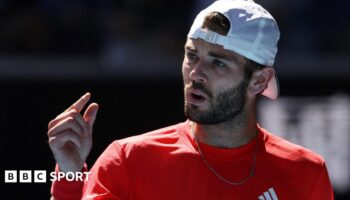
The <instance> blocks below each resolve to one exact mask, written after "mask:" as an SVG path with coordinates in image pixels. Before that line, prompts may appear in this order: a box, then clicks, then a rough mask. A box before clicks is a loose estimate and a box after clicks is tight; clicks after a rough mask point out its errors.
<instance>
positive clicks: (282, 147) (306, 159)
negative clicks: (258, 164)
mask: <svg viewBox="0 0 350 200" xmlns="http://www.w3.org/2000/svg"><path fill="white" fill-rule="evenodd" d="M261 132H262V133H263V137H264V144H265V145H264V147H265V150H266V153H267V154H268V155H269V156H271V158H273V159H277V160H284V161H286V162H289V163H299V164H302V165H305V164H306V165H313V166H320V165H321V166H323V165H324V162H325V161H324V158H323V157H322V156H321V155H319V154H317V153H315V152H313V151H311V150H310V149H308V148H305V147H302V146H300V145H297V144H294V143H292V142H290V141H288V140H286V139H284V138H282V137H279V136H276V135H274V134H271V133H270V132H268V131H267V130H265V129H262V128H261Z"/></svg>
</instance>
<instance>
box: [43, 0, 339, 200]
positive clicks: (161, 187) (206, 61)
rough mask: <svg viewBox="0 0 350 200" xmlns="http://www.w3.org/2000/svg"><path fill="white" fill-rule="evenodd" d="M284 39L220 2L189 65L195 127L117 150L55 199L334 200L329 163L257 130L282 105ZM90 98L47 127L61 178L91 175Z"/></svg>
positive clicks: (193, 37) (244, 9) (200, 20)
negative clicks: (279, 70)
mask: <svg viewBox="0 0 350 200" xmlns="http://www.w3.org/2000/svg"><path fill="white" fill-rule="evenodd" d="M278 39H279V30H278V27H277V24H276V22H275V20H274V19H273V17H272V16H271V15H270V14H269V13H268V12H267V11H266V10H265V9H264V8H262V7H261V6H260V5H258V4H256V3H254V2H253V1H245V0H219V1H216V2H214V3H213V4H212V5H211V6H209V7H208V8H206V9H204V10H203V11H202V12H200V13H199V14H198V15H197V17H196V19H195V21H194V23H193V25H192V27H191V30H190V32H189V34H188V38H187V41H186V44H185V56H184V60H183V65H182V71H183V80H184V95H185V114H186V116H187V117H188V120H187V121H186V122H183V123H179V124H176V125H173V126H170V127H166V128H163V129H159V130H155V131H152V132H150V133H146V134H142V135H139V136H134V137H130V138H126V139H122V140H118V141H115V142H113V143H112V144H111V145H110V146H109V147H108V148H107V149H106V150H105V152H104V153H103V154H102V155H101V156H100V158H99V159H98V160H97V161H96V163H95V164H94V166H93V167H92V169H91V171H90V172H91V173H90V176H89V179H88V180H86V181H85V182H68V181H64V180H63V181H56V182H54V183H53V186H52V195H53V197H54V198H55V199H57V200H60V199H80V198H82V199H152V200H153V199H259V200H270V199H272V200H277V199H283V200H286V199H293V200H295V199H298V200H299V199H308V200H309V199H312V200H316V199H317V200H320V199H322V200H323V199H324V200H331V199H333V191H332V186H331V184H330V180H329V177H328V173H327V169H326V166H325V162H324V160H323V158H322V157H321V156H319V155H317V154H315V153H313V152H311V151H309V150H307V149H305V148H303V147H300V146H298V145H295V144H292V143H290V142H287V141H286V140H284V139H282V138H279V137H277V136H274V135H272V134H271V133H269V132H268V131H267V130H265V129H263V128H261V127H260V126H259V125H258V124H257V122H256V101H257V98H258V97H259V95H264V96H267V97H269V98H272V99H275V98H277V96H278V84H277V79H276V76H275V72H274V69H273V68H272V66H273V63H274V59H275V55H276V53H277V41H278ZM89 98H90V94H89V93H87V94H85V95H84V96H83V97H82V98H81V99H79V100H78V101H77V102H76V103H74V104H73V105H72V106H71V107H70V108H68V109H67V110H66V111H65V112H63V113H62V114H60V115H59V116H58V117H57V118H56V119H54V120H52V121H51V122H50V123H49V127H48V128H49V131H48V136H49V144H50V147H51V150H52V152H53V154H54V157H55V159H56V161H57V163H58V167H57V170H60V171H62V172H76V171H80V170H82V169H83V170H86V167H84V163H85V160H86V157H87V155H88V153H89V151H90V149H91V144H92V139H91V134H92V126H93V123H94V120H95V117H96V113H97V110H98V105H97V104H95V103H92V104H90V105H89V106H88V108H87V110H86V111H85V113H84V115H83V116H82V115H80V114H79V113H80V111H81V110H82V108H83V107H84V106H85V104H86V103H87V102H88V101H89Z"/></svg>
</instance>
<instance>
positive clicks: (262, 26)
mask: <svg viewBox="0 0 350 200" xmlns="http://www.w3.org/2000/svg"><path fill="white" fill-rule="evenodd" d="M211 12H218V13H221V14H223V15H224V16H226V17H227V19H228V20H229V21H230V30H229V31H228V33H227V35H226V36H224V35H220V34H218V33H216V32H213V31H210V30H204V29H202V28H201V27H202V25H203V21H204V18H205V16H206V15H207V14H209V13H211ZM187 37H188V38H194V39H196V38H201V39H203V40H205V41H207V42H210V43H213V44H218V45H222V46H223V48H224V49H227V50H231V51H234V52H236V53H238V54H240V55H242V56H244V57H246V58H248V59H250V60H253V61H255V62H257V63H259V64H262V65H264V66H267V67H272V66H273V64H274V62H275V56H276V53H277V42H278V40H279V37H280V32H279V29H278V26H277V23H276V21H275V19H274V18H273V17H272V16H271V14H270V13H269V12H267V11H266V10H265V9H264V8H263V7H262V6H260V5H258V4H256V3H255V2H254V1H249V0H218V1H215V2H214V3H213V4H211V5H210V6H209V7H207V8H206V9H204V10H202V11H201V12H200V13H199V14H198V15H197V17H196V19H195V20H194V22H193V24H192V27H191V29H190V32H189V33H188V35H187ZM278 93H279V86H278V80H277V77H276V74H275V76H274V77H273V78H272V79H271V80H270V82H269V83H268V87H267V88H266V89H265V90H264V91H263V92H262V95H264V96H266V97H269V98H271V99H276V98H277V96H278Z"/></svg>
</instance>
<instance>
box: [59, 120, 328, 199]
mask: <svg viewBox="0 0 350 200" xmlns="http://www.w3.org/2000/svg"><path fill="white" fill-rule="evenodd" d="M258 130H259V134H258V135H257V139H256V140H255V139H253V140H252V141H251V142H250V143H248V144H246V145H244V146H241V147H239V148H233V149H223V148H216V147H212V146H209V145H206V144H202V143H200V144H199V145H200V148H201V150H202V152H203V155H204V156H205V158H206V159H207V160H208V162H209V164H210V165H211V166H212V167H213V168H214V169H215V171H216V172H217V173H218V174H220V175H221V176H222V177H224V178H225V179H228V180H230V181H233V182H239V181H241V180H243V179H245V178H246V177H247V176H248V175H249V171H250V168H251V166H252V160H253V158H254V152H255V148H256V145H258V146H257V148H258V149H257V154H256V166H255V170H254V171H255V172H254V175H253V176H252V177H251V178H250V179H249V180H248V181H247V182H245V183H243V184H241V185H237V186H234V185H230V184H227V183H225V182H223V181H222V180H220V179H219V178H218V176H217V175H215V174H214V173H213V172H212V171H210V169H209V168H208V166H207V165H206V164H205V163H204V161H203V159H202V157H201V156H200V154H199V152H198V150H197V148H196V144H195V143H194V139H193V136H192V135H191V133H190V123H189V121H186V122H184V123H180V124H178V125H174V126H170V127H166V128H163V129H160V130H156V131H152V132H150V133H146V134H143V135H138V136H134V137H129V138H126V139H122V140H118V141H115V142H113V143H112V144H111V145H110V146H109V147H108V148H107V149H106V150H105V151H104V153H103V154H102V155H101V156H100V157H99V159H98V160H97V161H96V163H95V165H94V166H93V167H92V169H91V174H90V176H89V180H88V181H86V182H85V184H84V188H83V197H82V199H84V200H85V199H109V200H113V199H124V200H125V199H131V200H134V199H137V200H138V199H142V200H145V199H146V200H147V199H152V200H157V199H159V200H164V199H167V200H172V199H174V200H175V199H177V200H178V199H182V200H185V199H191V200H193V199H213V200H214V199H215V200H218V199H220V200H225V199H227V200H228V199H230V200H232V199H243V200H247V199H254V200H256V199H258V200H260V199H262V200H270V199H271V200H277V199H280V200H289V199H290V200H296V199H297V200H303V199H305V200H316V199H317V200H333V199H334V197H333V190H332V186H331V183H330V180H329V177H328V173H327V169H326V166H325V162H324V160H323V158H322V157H321V156H319V155H317V154H315V153H313V152H311V151H309V150H307V149H305V148H303V147H300V146H298V145H295V144H292V143H290V142H288V141H286V140H284V139H282V138H280V137H277V136H274V135H272V134H270V133H269V132H267V131H266V130H264V129H262V128H260V127H258ZM78 184H79V183H76V182H65V181H62V182H55V183H54V184H53V187H52V194H53V196H54V197H55V199H56V200H61V199H62V200H63V199H64V200H66V199H79V195H80V193H81V191H79V190H75V192H76V193H74V191H72V190H70V196H71V197H72V198H69V197H67V195H66V194H67V193H66V192H65V191H67V190H68V189H69V188H70V187H75V188H77V187H78V186H77V185H78ZM80 185H81V186H80V187H82V184H81V183H80ZM60 195H64V196H65V197H64V196H60Z"/></svg>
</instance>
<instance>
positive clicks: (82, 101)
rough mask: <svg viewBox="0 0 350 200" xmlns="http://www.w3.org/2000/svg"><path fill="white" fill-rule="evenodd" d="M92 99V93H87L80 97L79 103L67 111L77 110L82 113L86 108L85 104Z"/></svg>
mask: <svg viewBox="0 0 350 200" xmlns="http://www.w3.org/2000/svg"><path fill="white" fill-rule="evenodd" d="M90 97H91V94H90V92H87V93H85V94H84V95H83V96H82V97H80V99H79V100H78V101H76V102H75V103H73V104H72V105H71V106H70V107H69V108H68V109H67V110H66V111H69V110H72V109H75V110H77V111H78V112H80V111H81V110H82V109H83V108H84V106H85V104H86V103H87V102H88V101H89V100H90Z"/></svg>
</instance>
